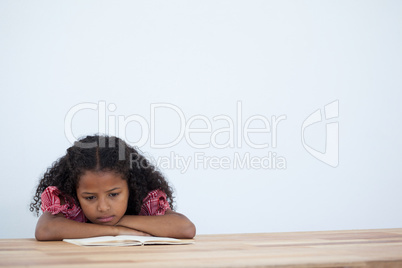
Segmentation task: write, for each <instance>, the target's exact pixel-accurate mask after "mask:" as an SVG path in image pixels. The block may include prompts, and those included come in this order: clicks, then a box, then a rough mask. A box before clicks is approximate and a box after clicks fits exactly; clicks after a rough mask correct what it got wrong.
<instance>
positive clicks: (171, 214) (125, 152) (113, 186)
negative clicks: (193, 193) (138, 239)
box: [30, 135, 195, 240]
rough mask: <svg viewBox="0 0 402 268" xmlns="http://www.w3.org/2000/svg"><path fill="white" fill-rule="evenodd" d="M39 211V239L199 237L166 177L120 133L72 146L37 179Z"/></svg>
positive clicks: (34, 208)
mask: <svg viewBox="0 0 402 268" xmlns="http://www.w3.org/2000/svg"><path fill="white" fill-rule="evenodd" d="M40 209H41V210H42V211H43V214H42V215H41V216H40V218H39V220H38V223H37V225H36V231H35V237H36V239H37V240H62V239H64V238H84V237H92V236H103V235H153V236H163V237H174V238H193V237H194V236H195V226H194V224H193V223H192V222H191V221H190V220H189V219H188V218H186V217H185V216H184V215H182V214H179V213H177V212H175V211H173V196H172V189H171V188H170V186H169V185H168V183H167V181H166V180H165V178H164V177H163V176H162V175H161V173H160V172H158V171H157V170H156V168H155V167H154V166H153V165H152V164H150V163H149V161H148V160H147V159H146V158H145V157H144V156H142V155H141V154H139V153H138V152H137V151H136V150H135V149H134V148H133V147H131V146H129V145H127V144H126V143H125V142H124V141H122V140H121V139H119V138H116V137H107V136H97V135H96V136H87V137H86V138H84V139H81V140H80V141H78V142H76V143H75V144H74V146H72V147H70V148H68V149H67V153H66V155H65V156H63V157H61V158H60V159H58V160H57V161H56V162H54V163H53V165H52V167H50V168H49V169H48V170H47V172H46V173H45V174H44V176H43V178H42V179H41V180H40V182H39V185H38V188H37V189H36V194H35V196H34V198H33V202H32V203H31V205H30V210H31V211H35V212H36V214H37V215H39V211H40Z"/></svg>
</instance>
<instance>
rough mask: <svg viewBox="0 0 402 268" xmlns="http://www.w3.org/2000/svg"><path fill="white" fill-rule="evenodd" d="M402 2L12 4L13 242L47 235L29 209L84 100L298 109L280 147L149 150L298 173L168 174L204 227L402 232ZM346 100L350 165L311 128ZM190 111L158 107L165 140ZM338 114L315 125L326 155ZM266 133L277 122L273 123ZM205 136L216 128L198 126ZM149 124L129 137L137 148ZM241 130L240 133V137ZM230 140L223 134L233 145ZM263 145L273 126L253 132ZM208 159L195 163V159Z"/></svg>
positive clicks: (8, 104)
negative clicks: (38, 231) (281, 161)
mask: <svg viewBox="0 0 402 268" xmlns="http://www.w3.org/2000/svg"><path fill="white" fill-rule="evenodd" d="M401 14H402V3H401V2H400V1H141V2H140V1H135V2H134V1H98V0H97V1H34V2H33V1H18V0H12V1H11V0H10V1H4V0H3V1H1V2H0V90H1V105H0V116H1V133H0V145H1V155H0V163H1V169H0V198H1V199H0V200H1V203H0V206H1V213H2V220H1V221H0V238H19V237H33V235H34V228H35V224H36V220H37V219H36V218H35V217H34V216H33V215H32V213H31V212H29V210H28V206H29V203H30V201H31V198H32V195H33V191H34V188H35V186H36V184H37V182H38V179H39V177H40V175H41V174H43V172H44V171H45V170H46V168H47V167H48V166H49V165H50V164H51V163H52V162H53V161H54V160H56V159H57V158H58V157H60V156H62V155H63V154H64V152H65V150H66V149H67V147H69V146H70V142H69V140H68V139H67V137H66V136H65V127H64V120H65V117H66V115H67V114H68V111H69V110H70V109H71V108H72V107H74V106H76V105H78V104H80V103H85V102H88V103H94V104H98V103H99V102H100V101H104V102H105V103H106V105H109V104H114V105H115V107H116V110H115V111H109V110H107V111H106V114H107V116H108V117H111V118H117V117H118V116H122V117H128V116H130V115H139V116H142V117H143V118H145V119H146V121H147V122H148V123H150V120H151V119H150V107H151V104H152V103H160V102H164V103H170V104H173V105H175V106H177V107H179V109H180V110H181V111H182V112H183V114H184V115H185V117H186V120H188V119H189V118H190V117H192V116H194V115H204V116H206V117H207V118H208V119H209V120H210V121H211V123H212V130H218V129H220V128H222V127H227V124H225V123H224V122H223V121H217V122H214V121H213V119H212V118H213V117H214V116H216V115H222V114H224V115H227V116H229V117H230V118H232V119H233V120H234V122H235V123H236V122H238V118H237V117H236V115H237V111H236V107H237V105H238V102H241V105H242V118H243V124H244V122H245V120H246V119H247V118H249V117H250V116H253V115H262V116H264V117H266V118H268V119H270V118H271V116H273V115H275V116H280V115H286V117H287V119H286V120H283V121H281V122H280V123H279V125H278V130H277V146H276V148H273V147H272V145H270V147H269V148H265V149H255V148H252V147H251V146H248V145H247V144H245V142H244V136H243V135H240V136H239V135H237V134H236V138H239V137H240V138H241V139H242V141H243V142H242V145H241V146H237V143H236V146H235V147H234V148H224V149H219V148H215V147H214V146H212V145H211V144H210V136H211V135H208V134H205V133H199V134H193V135H192V136H191V137H192V140H193V141H194V142H199V143H202V142H203V143H204V142H205V143H208V144H210V145H211V146H210V147H209V148H206V149H197V148H194V147H193V146H191V145H190V144H189V142H187V141H186V140H185V139H183V140H181V142H180V143H179V144H177V145H175V146H172V147H171V148H166V149H157V148H153V147H152V146H151V144H150V142H149V140H148V142H147V143H146V144H145V145H144V146H142V147H141V149H142V150H143V151H144V152H146V153H147V154H149V155H152V156H153V157H154V158H158V157H159V158H160V157H168V156H169V155H170V152H174V153H175V154H177V155H180V156H183V157H194V154H195V153H204V154H205V155H206V156H217V157H224V156H226V157H229V158H233V155H234V154H236V153H237V154H239V155H242V156H243V155H245V154H246V153H249V154H250V156H254V157H255V156H258V157H262V156H266V155H267V153H268V152H272V153H276V155H277V156H281V157H284V158H285V159H286V164H287V166H286V169H284V170H278V169H255V168H254V169H253V168H251V169H246V168H243V169H239V168H238V169H233V168H228V169H224V168H220V169H213V168H211V167H206V168H203V167H198V168H196V167H194V165H193V166H191V167H190V168H189V169H188V170H187V171H186V172H184V173H181V172H180V169H178V168H165V169H163V172H164V174H165V175H166V176H167V178H168V179H169V181H170V182H171V183H172V184H173V185H174V186H175V189H176V196H177V210H178V211H179V212H182V213H184V214H185V215H187V216H188V217H189V218H190V219H192V220H193V221H194V222H195V224H196V225H197V229H198V234H208V233H242V232H283V231H308V230H334V229H363V228H393V227H402V214H401V211H402V195H401V189H402V176H401V175H402V171H401V168H400V162H401V160H402V153H401V152H402V139H401V137H402V127H401V115H402V105H401V103H400V102H401V97H402V94H401V90H402V75H401V73H402V65H401V62H402V50H401V47H402V28H401V25H402V17H401ZM336 100H338V101H339V117H338V118H335V119H333V120H332V121H331V122H339V165H338V166H337V167H335V168H334V167H331V166H329V165H327V164H325V163H323V162H321V161H319V160H317V159H315V158H314V157H312V156H311V155H310V154H309V153H308V152H307V151H306V150H305V149H304V148H303V145H302V142H301V126H302V123H303V121H304V120H305V119H306V118H307V117H308V116H309V115H310V114H312V113H313V112H314V111H316V110H317V109H323V108H324V106H325V105H326V104H328V103H331V102H333V101H336ZM99 121H100V120H99V118H98V111H97V110H85V111H80V112H79V113H77V114H76V115H75V117H74V118H73V121H72V125H71V128H72V131H73V134H74V135H75V136H77V137H78V136H82V135H84V134H93V133H96V132H98V131H99V129H98V127H99V124H105V123H106V125H108V126H109V127H108V128H109V129H110V131H111V133H113V131H114V132H118V131H119V129H118V127H116V126H113V124H111V123H110V122H99ZM180 123H183V122H181V121H180V120H179V118H178V116H177V114H175V112H174V111H173V110H169V109H164V110H162V109H160V110H158V113H157V114H156V121H155V127H156V130H155V135H156V138H157V141H158V142H160V143H162V142H165V143H166V142H169V141H172V140H173V139H174V137H176V136H177V135H178V133H179V131H180ZM325 123H326V122H325V121H323V122H321V123H317V124H315V125H312V126H311V127H309V128H308V129H306V131H305V135H306V142H307V143H308V144H309V145H310V146H311V147H314V148H316V149H320V150H321V151H324V150H325V135H326V132H325ZM253 124H254V125H252V126H253V127H262V126H263V125H262V122H261V121H259V122H258V121H255V122H253ZM192 126H193V127H196V126H198V127H204V124H202V122H200V121H198V122H195V123H194V125H192ZM142 131H143V130H142V129H141V128H140V125H139V124H138V123H135V122H132V123H130V124H128V126H127V128H126V132H125V133H123V132H122V131H120V132H118V133H116V134H118V135H120V136H123V137H125V138H127V139H128V140H130V141H131V142H135V141H136V140H139V139H140V138H141V137H142V135H145V134H144V133H145V132H142ZM236 133H237V132H236ZM228 138H229V136H228V133H223V134H221V135H220V136H219V140H218V141H219V142H221V143H223V142H225V141H227V139H228ZM250 139H251V140H252V141H253V142H254V143H264V142H267V141H268V142H270V141H271V140H270V139H271V134H270V133H260V134H250ZM193 164H194V162H193Z"/></svg>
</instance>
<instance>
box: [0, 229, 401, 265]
mask: <svg viewBox="0 0 402 268" xmlns="http://www.w3.org/2000/svg"><path fill="white" fill-rule="evenodd" d="M195 240H196V243H195V244H193V245H169V246H133V247H80V246H76V245H72V244H69V243H66V242H37V241H35V240H34V239H2V240H0V266H1V267H49V268H50V267H56V268H57V267H68V268H71V267H77V268H78V267H108V268H117V267H166V266H170V267H273V266H275V267H277V266H280V267H345V266H346V267H402V229H377V230H353V231H328V232H295V233H264V234H231V235H199V236H197V237H196V239H195Z"/></svg>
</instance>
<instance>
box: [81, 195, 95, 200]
mask: <svg viewBox="0 0 402 268" xmlns="http://www.w3.org/2000/svg"><path fill="white" fill-rule="evenodd" d="M84 199H85V200H93V199H95V196H86V197H84Z"/></svg>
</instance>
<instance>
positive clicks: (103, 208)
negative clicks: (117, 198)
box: [98, 198, 110, 212]
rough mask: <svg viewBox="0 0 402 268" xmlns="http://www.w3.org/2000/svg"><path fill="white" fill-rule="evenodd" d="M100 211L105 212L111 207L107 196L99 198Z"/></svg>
mask: <svg viewBox="0 0 402 268" xmlns="http://www.w3.org/2000/svg"><path fill="white" fill-rule="evenodd" d="M98 200H99V201H98V211H99V212H105V211H108V210H109V209H110V205H109V202H108V201H107V200H106V199H105V198H99V199H98Z"/></svg>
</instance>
